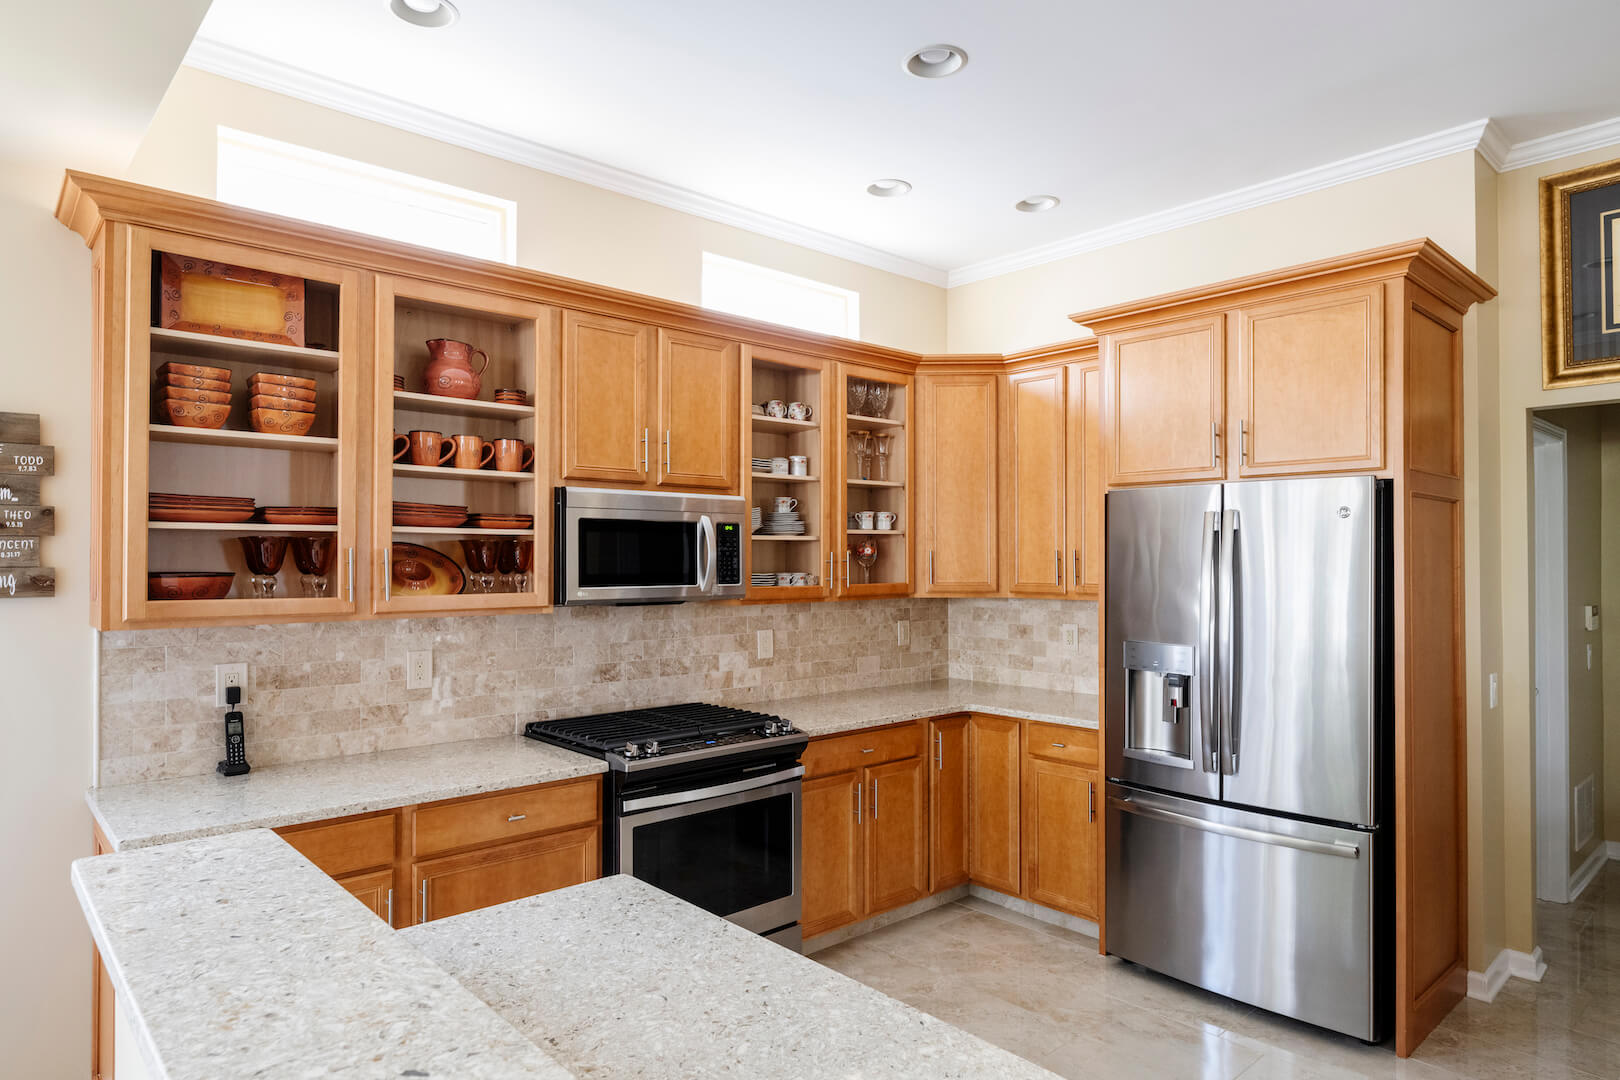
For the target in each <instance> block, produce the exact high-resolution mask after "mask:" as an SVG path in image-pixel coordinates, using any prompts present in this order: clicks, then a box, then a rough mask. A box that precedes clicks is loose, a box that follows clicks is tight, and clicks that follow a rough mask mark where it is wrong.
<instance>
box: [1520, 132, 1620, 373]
mask: <svg viewBox="0 0 1620 1080" xmlns="http://www.w3.org/2000/svg"><path fill="white" fill-rule="evenodd" d="M1540 187H1541V385H1542V388H1543V389H1547V390H1551V389H1553V388H1555V387H1565V386H1586V385H1590V384H1592V383H1601V382H1620V161H1606V162H1604V163H1602V164H1600V165H1588V166H1586V167H1584V168H1580V169H1571V170H1570V171H1568V172H1562V173H1556V174H1554V175H1552V176H1544V177H1542V178H1541V185H1540ZM1577 259H1578V260H1580V265H1579V266H1577V265H1575V262H1576V260H1577ZM1577 324H1579V325H1577Z"/></svg>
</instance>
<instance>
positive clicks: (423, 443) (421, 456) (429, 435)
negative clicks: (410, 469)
mask: <svg viewBox="0 0 1620 1080" xmlns="http://www.w3.org/2000/svg"><path fill="white" fill-rule="evenodd" d="M406 442H407V443H409V446H410V452H411V464H412V465H443V464H445V463H446V462H447V461H449V460H450V459H451V458H452V457H454V456H455V454H456V442H455V440H454V439H448V438H445V436H444V435H443V434H441V433H440V432H437V431H413V432H411V433H410V436H409V437H408V438H407V439H406Z"/></svg>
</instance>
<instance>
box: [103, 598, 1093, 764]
mask: <svg viewBox="0 0 1620 1080" xmlns="http://www.w3.org/2000/svg"><path fill="white" fill-rule="evenodd" d="M947 603H949V605H950V607H949V609H948V608H947ZM958 603H960V601H949V602H947V601H944V600H912V599H900V600H867V601H860V602H844V603H820V604H794V605H780V606H777V605H750V606H740V607H733V606H723V605H719V604H681V605H675V606H670V607H640V608H611V607H601V608H559V609H557V610H556V611H553V612H548V613H543V614H534V615H498V616H466V617H457V618H440V619H408V620H375V621H362V622H335V623H308V624H287V625H273V626H237V627H188V628H184V629H176V630H130V631H118V632H113V633H106V634H103V635H102V636H101V665H100V668H101V742H100V759H101V762H100V764H101V771H100V780H99V783H101V784H104V785H111V784H123V783H130V782H133V781H139V780H154V779H161V778H165V777H171V776H185V775H192V774H198V773H207V772H211V771H213V768H214V764H215V762H217V761H218V760H219V758H220V756H221V742H222V736H221V730H220V726H221V721H222V715H223V714H222V712H221V710H219V709H217V708H215V706H214V701H213V692H214V690H213V686H214V671H213V669H214V665H215V664H224V663H234V662H238V661H242V662H246V663H247V665H248V692H247V695H246V697H245V700H244V705H243V707H244V711H245V713H246V714H247V734H248V761H249V762H250V763H252V764H254V765H269V764H274V763H277V762H288V761H303V760H309V759H312V758H325V757H336V756H340V755H344V754H363V753H369V752H371V751H374V750H384V749H390V748H394V747H402V746H417V745H422V744H427V743H437V742H452V741H455V740H457V739H471V738H479V737H482V736H489V735H501V734H507V733H510V732H512V731H514V730H521V728H522V725H523V724H524V723H526V722H528V721H530V720H537V719H545V718H550V717H554V716H569V715H579V714H581V713H588V712H593V711H601V710H606V709H612V708H627V707H637V706H643V705H657V704H667V703H670V702H676V701H690V700H702V701H715V702H719V703H721V704H731V705H746V704H748V703H751V702H768V701H770V700H773V699H776V698H784V697H796V696H799V695H801V694H818V693H830V692H835V691H840V690H854V689H859V688H861V687H864V686H890V685H898V684H901V683H908V682H920V681H924V680H928V679H939V678H944V677H945V676H946V674H947V663H948V662H949V663H951V664H952V666H954V663H955V651H956V650H955V649H954V648H949V649H948V646H947V622H949V623H951V624H954V623H955V622H956V621H957V618H958V615H957V612H956V610H955V605H956V604H958ZM974 603H976V602H974ZM990 603H992V604H1001V605H1007V606H1008V607H1012V606H1014V605H1017V604H1018V603H1019V602H1017V601H1007V600H1001V601H991V602H990ZM948 610H949V616H947V611H948ZM1054 610H1055V609H1054ZM1064 610H1066V611H1068V612H1069V613H1070V618H1071V619H1072V618H1073V617H1074V614H1075V611H1076V605H1067V606H1066V607H1065V609H1064ZM1054 617H1055V616H1054ZM900 619H906V620H909V621H910V623H911V643H910V645H909V646H908V647H906V648H904V649H902V648H900V647H898V646H897V645H896V637H897V635H896V633H895V630H894V623H895V622H896V621H897V620H900ZM967 625H970V626H972V627H973V629H974V632H975V633H983V634H985V635H986V636H987V640H988V639H989V637H991V636H993V635H990V634H989V631H990V630H991V625H990V624H988V623H983V620H979V619H969V621H968V623H967ZM994 625H995V626H996V627H1002V623H1000V622H999V621H998V622H997V623H996V624H994ZM1090 625H1092V626H1093V627H1094V626H1095V619H1092V621H1091V624H1090ZM1003 629H1004V627H1003ZM758 630H771V631H772V632H773V637H774V646H775V649H774V651H775V655H774V656H773V657H772V658H771V659H769V660H759V659H756V655H757V654H756V645H755V632H756V631H758ZM1054 632H1055V626H1054ZM1044 633H1045V632H1044V629H1043V630H1042V631H1041V634H1042V637H1043V638H1044ZM1011 636H1012V635H1011V634H1010V633H1005V634H1003V635H1002V640H1001V641H1000V645H1002V646H1005V645H1007V644H1008V641H1007V640H1006V639H1007V638H1009V637H1011ZM1030 640H1034V639H1033V638H1030ZM424 648H431V649H432V650H433V687H432V689H431V690H407V689H405V654H406V653H407V652H409V651H411V650H414V649H424ZM948 657H949V661H948ZM1002 681H1010V680H1002ZM1029 685H1036V684H1033V683H1032V684H1029Z"/></svg>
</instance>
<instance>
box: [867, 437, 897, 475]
mask: <svg viewBox="0 0 1620 1080" xmlns="http://www.w3.org/2000/svg"><path fill="white" fill-rule="evenodd" d="M892 438H894V436H893V435H873V436H872V441H873V442H874V443H875V444H876V446H875V449H876V451H877V478H878V479H879V480H887V479H888V478H889V440H890V439H892Z"/></svg>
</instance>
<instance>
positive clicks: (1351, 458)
mask: <svg viewBox="0 0 1620 1080" xmlns="http://www.w3.org/2000/svg"><path fill="white" fill-rule="evenodd" d="M1234 318H1235V319H1237V323H1238V326H1237V348H1238V356H1237V384H1238V385H1237V398H1236V399H1235V400H1234V402H1233V408H1232V413H1233V415H1234V417H1236V419H1237V422H1238V432H1237V435H1238V446H1237V450H1238V456H1239V461H1238V470H1237V472H1238V475H1239V476H1273V475H1278V474H1287V473H1312V472H1351V471H1358V470H1367V469H1381V468H1383V466H1384V286H1383V284H1382V283H1381V282H1374V283H1372V284H1371V285H1357V286H1355V287H1354V288H1349V289H1335V290H1333V291H1332V292H1326V293H1320V294H1318V295H1316V296H1307V297H1300V298H1296V299H1291V300H1280V301H1277V302H1276V303H1271V304H1260V305H1256V306H1255V307H1251V308H1244V309H1242V310H1240V311H1238V312H1237V313H1236V314H1235V315H1234Z"/></svg>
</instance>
